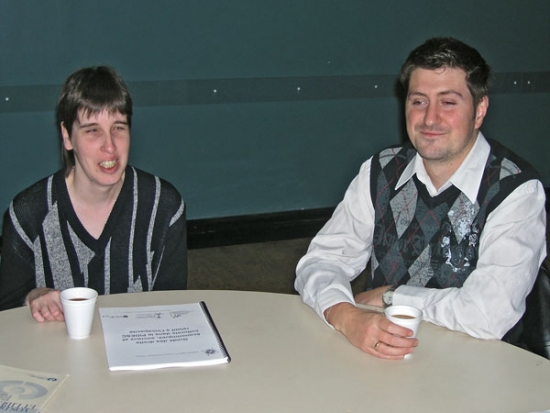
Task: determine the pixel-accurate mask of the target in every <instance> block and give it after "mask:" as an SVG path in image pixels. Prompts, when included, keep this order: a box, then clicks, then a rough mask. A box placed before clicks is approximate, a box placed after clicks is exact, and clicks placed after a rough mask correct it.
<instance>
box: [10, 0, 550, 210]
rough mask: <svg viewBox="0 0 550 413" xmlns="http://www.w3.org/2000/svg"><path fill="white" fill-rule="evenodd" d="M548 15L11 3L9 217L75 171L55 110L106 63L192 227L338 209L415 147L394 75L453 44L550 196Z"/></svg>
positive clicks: (494, 7) (260, 1) (499, 4)
mask: <svg viewBox="0 0 550 413" xmlns="http://www.w3.org/2000/svg"><path fill="white" fill-rule="evenodd" d="M549 21H550V2H548V1H547V0H540V1H525V0H509V1H507V2H503V1H500V0H495V1H485V2H480V1H477V0H476V1H460V2H437V5H436V2H433V1H430V0H424V1H422V0H417V1H414V2H411V1H396V0H393V1H392V0H385V1H378V0H376V1H372V0H371V1H365V0H357V1H355V0H354V1H334V0H330V1H329V0H305V1H304V0H302V1H300V0H293V1H282V0H278V1H267V0H238V1H233V2H229V1H219V0H213V1H208V2H206V1H188V0H182V1H173V0H169V1H167V0H165V1H162V0H161V1H159V0H132V1H116V0H96V1H93V2H89V1H88V2H84V1H78V0H64V1H62V0H57V1H54V0H51V1H35V0H2V1H1V2H0V52H1V54H0V145H1V146H0V208H2V209H5V208H6V207H7V206H8V203H9V201H10V200H11V199H12V198H13V196H14V195H15V194H16V193H17V192H19V191H20V190H22V189H23V188H24V187H26V186H28V185H30V184H31V183H33V182H35V181H36V180H38V179H39V178H41V177H43V176H46V175H48V174H50V173H52V172H53V171H55V170H57V169H58V168H59V167H60V161H59V149H58V143H57V128H56V125H55V122H54V112H53V110H54V107H55V100H56V95H57V93H58V91H59V88H60V85H61V84H62V82H63V81H64V79H65V78H66V76H67V75H68V74H69V73H71V72H72V71H74V70H76V69H78V68H80V67H82V66H89V65H97V64H108V65H111V66H113V67H115V68H116V69H117V70H118V71H119V72H120V73H121V74H122V76H123V77H124V78H125V79H126V81H127V82H128V84H129V87H130V89H131V90H132V93H133V96H134V100H135V115H134V122H133V129H132V150H131V163H132V164H133V165H135V166H137V167H139V168H142V169H144V170H147V171H149V172H152V173H155V174H157V175H160V176H162V177H164V178H166V179H168V180H170V181H171V182H172V183H174V184H175V185H176V187H177V188H178V189H179V190H180V192H181V193H182V195H183V196H184V198H185V200H186V202H187V204H188V217H189V218H191V219H198V218H209V217H224V216H234V215H245V214H258V213H264V212H278V211H289V210H298V209H309V208H320V207H328V206H334V205H335V204H336V203H337V202H338V201H339V199H340V198H341V196H342V195H343V192H344V190H345V188H346V186H347V184H348V183H349V181H350V180H351V179H352V177H353V176H354V175H355V173H356V172H357V170H358V168H359V166H360V164H361V162H362V161H364V160H365V159H366V158H367V157H368V156H370V155H371V154H372V152H373V151H375V150H378V149H380V148H382V147H384V146H386V145H389V144H393V143H397V142H399V141H401V140H402V139H403V134H402V113H401V103H400V102H399V100H398V98H397V96H396V84H395V81H396V77H397V74H398V72H399V68H400V65H401V64H402V62H403V60H404V59H405V57H406V55H407V54H408V52H409V51H410V50H411V49H412V48H413V47H415V46H417V45H418V44H420V43H421V42H423V41H424V40H425V39H426V38H428V37H432V36H440V35H444V36H455V37H458V38H460V39H462V40H464V41H466V42H467V43H469V44H471V45H473V46H474V47H476V48H477V49H478V50H479V51H480V52H481V53H482V54H483V55H484V57H485V58H486V59H487V61H488V62H489V64H490V65H491V66H492V67H493V69H494V71H495V82H494V86H493V88H492V95H491V101H490V108H489V115H488V117H487V118H486V122H485V125H484V127H483V131H484V133H485V135H486V136H488V137H491V138H495V139H498V140H501V141H502V142H503V143H505V144H506V145H508V146H510V147H511V148H512V149H514V150H515V151H516V152H518V153H519V154H520V155H522V156H524V157H525V158H527V159H528V160H530V161H531V162H532V163H533V164H534V165H535V166H536V167H537V169H538V170H539V172H540V173H541V174H542V177H543V181H544V184H545V186H549V185H550V162H548V155H549V154H550V139H548V137H547V136H546V135H547V133H548V131H549V130H550V116H549V115H550V48H549V47H548V45H549V44H550V24H549Z"/></svg>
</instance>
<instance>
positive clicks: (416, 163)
mask: <svg viewBox="0 0 550 413" xmlns="http://www.w3.org/2000/svg"><path fill="white" fill-rule="evenodd" d="M490 150H491V147H490V146H489V143H488V142H487V140H486V139H485V137H484V136H483V134H482V133H481V132H479V134H478V136H477V139H476V143H475V144H474V146H473V147H472V149H471V150H470V153H469V154H468V156H466V159H464V162H462V164H461V165H460V166H459V167H458V169H457V170H456V171H455V173H454V174H453V175H452V176H451V177H450V178H449V180H448V181H447V182H445V184H443V185H442V186H441V188H439V190H437V189H435V186H434V185H433V183H432V181H431V179H430V177H429V176H428V173H427V172H426V168H424V162H423V161H422V158H421V157H420V155H419V154H418V153H417V154H416V156H415V157H414V159H413V161H412V162H409V164H408V165H407V166H406V168H405V170H404V171H403V173H402V174H401V177H400V178H399V181H397V185H396V186H395V189H398V188H400V187H401V186H403V185H405V183H407V182H408V181H409V180H410V179H411V178H412V177H413V176H414V175H415V174H416V176H417V177H418V180H419V181H420V182H422V183H423V184H424V185H426V189H427V190H428V192H429V194H430V195H431V196H436V195H439V194H440V193H441V192H443V191H444V190H446V189H447V188H449V187H450V186H451V185H454V186H455V187H457V188H458V189H459V190H460V191H461V192H462V193H464V195H466V196H467V197H468V199H469V200H470V202H472V203H475V201H476V199H477V193H478V191H479V186H480V184H481V178H482V177H483V172H484V171H485V163H486V161H487V157H488V156H489V152H490Z"/></svg>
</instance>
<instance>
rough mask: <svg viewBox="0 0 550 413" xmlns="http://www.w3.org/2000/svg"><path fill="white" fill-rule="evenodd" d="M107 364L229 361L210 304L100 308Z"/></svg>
mask: <svg viewBox="0 0 550 413" xmlns="http://www.w3.org/2000/svg"><path fill="white" fill-rule="evenodd" d="M99 314H100V318H101V324H102V326H103V335H104V339H105V348H106V351H107V360H108V363H109V369H110V370H112V371H116V370H148V369H159V368H165V367H187V366H208V365H215V364H223V363H229V362H230V361H231V357H230V356H229V353H228V352H227V349H226V347H225V345H224V343H223V340H222V338H221V336H220V334H219V332H218V329H217V328H216V325H215V324H214V321H213V319H212V317H211V315H210V312H209V311H208V308H207V306H206V304H205V303H204V302H203V301H201V302H199V303H192V304H177V305H166V306H147V307H103V308H100V309H99Z"/></svg>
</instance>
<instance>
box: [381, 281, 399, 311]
mask: <svg viewBox="0 0 550 413" xmlns="http://www.w3.org/2000/svg"><path fill="white" fill-rule="evenodd" d="M396 289H397V286H396V285H392V286H391V287H390V288H388V289H387V290H386V291H384V293H383V294H382V302H383V303H384V308H388V307H389V306H390V305H392V304H393V293H394V291H395V290H396Z"/></svg>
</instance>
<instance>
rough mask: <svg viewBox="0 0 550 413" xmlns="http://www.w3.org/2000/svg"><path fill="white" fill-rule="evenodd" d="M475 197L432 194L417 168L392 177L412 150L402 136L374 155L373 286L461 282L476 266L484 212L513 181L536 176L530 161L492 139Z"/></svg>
mask: <svg viewBox="0 0 550 413" xmlns="http://www.w3.org/2000/svg"><path fill="white" fill-rule="evenodd" d="M489 144H490V145H491V151H490V154H489V157H488V159H487V163H486V165H485V171H484V173H483V178H482V181H481V186H480V188H479V192H478V196H477V199H476V202H475V203H471V202H470V200H469V199H468V197H466V195H464V194H463V193H462V192H461V191H460V190H458V189H457V188H456V187H454V186H451V187H449V188H447V189H446V190H445V191H443V192H442V193H441V194H439V195H437V196H435V197H433V198H432V197H431V196H430V195H429V193H428V191H427V189H426V187H425V186H424V185H423V184H422V183H421V182H420V181H419V180H418V178H417V177H416V175H414V176H413V177H412V178H411V179H410V180H409V181H408V182H407V183H406V184H405V185H403V186H402V187H400V188H398V189H395V186H396V183H397V182H398V180H399V177H400V176H401V173H402V172H403V171H404V169H405V167H406V166H407V164H408V163H409V162H411V161H412V160H413V159H414V156H415V155H416V150H415V149H414V147H413V146H412V145H411V144H410V143H407V144H405V145H404V146H395V147H391V148H388V149H385V150H383V151H382V152H380V153H378V154H377V155H375V156H374V157H373V159H372V166H371V196H372V201H373V205H374V209H375V229H374V240H373V253H372V258H371V266H372V277H373V278H372V287H374V288H376V287H380V286H382V285H403V284H407V285H412V286H420V287H427V288H448V287H460V286H462V284H463V283H464V281H465V280H466V278H468V276H469V275H470V273H471V272H472V271H473V270H474V269H475V268H476V265H477V260H478V256H479V237H480V234H481V232H482V231H483V227H484V225H485V222H486V219H487V216H488V215H489V214H490V213H491V211H493V210H494V209H495V208H496V207H497V206H498V205H499V204H500V203H501V202H502V201H503V200H504V199H505V198H506V197H507V196H508V195H510V194H511V193H512V192H513V191H514V190H515V189H516V188H517V187H518V186H520V185H521V184H523V183H524V182H526V181H528V180H529V179H534V178H537V175H536V172H535V171H534V170H533V168H532V167H531V166H530V165H529V164H528V163H526V162H525V161H523V160H522V159H521V158H519V157H518V156H517V155H515V154H513V153H512V152H511V151H509V150H508V149H506V148H505V147H504V146H502V145H500V144H499V143H497V142H495V141H489Z"/></svg>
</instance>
